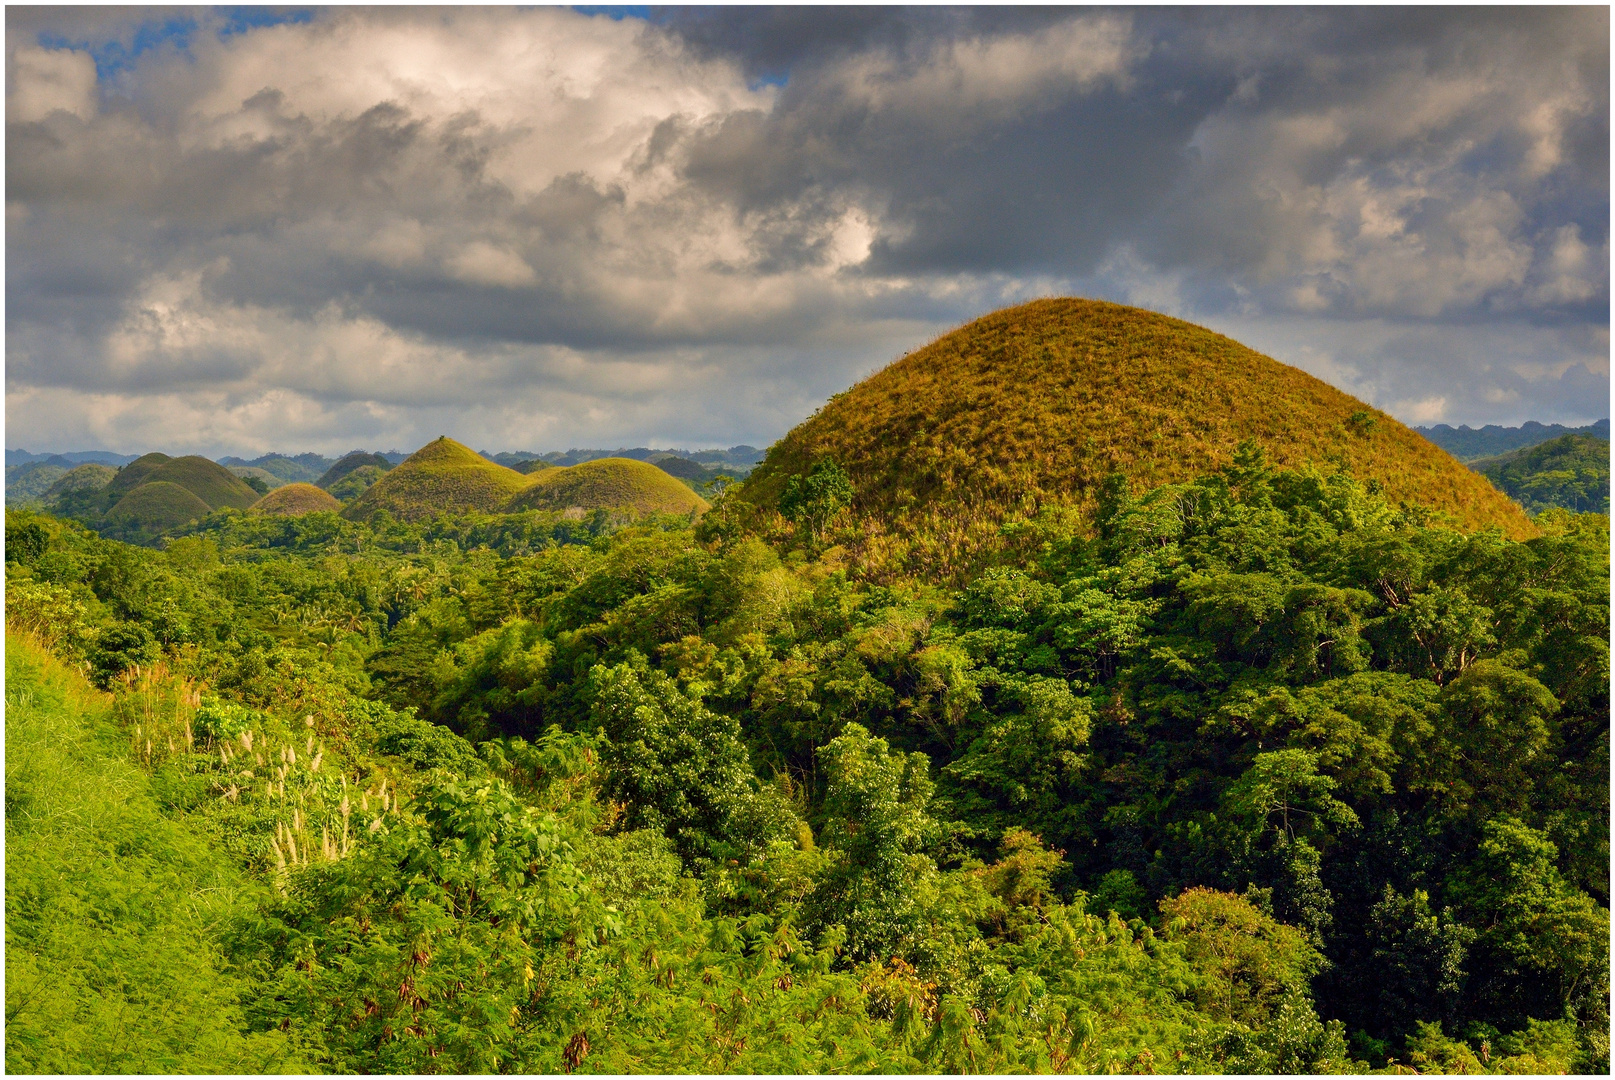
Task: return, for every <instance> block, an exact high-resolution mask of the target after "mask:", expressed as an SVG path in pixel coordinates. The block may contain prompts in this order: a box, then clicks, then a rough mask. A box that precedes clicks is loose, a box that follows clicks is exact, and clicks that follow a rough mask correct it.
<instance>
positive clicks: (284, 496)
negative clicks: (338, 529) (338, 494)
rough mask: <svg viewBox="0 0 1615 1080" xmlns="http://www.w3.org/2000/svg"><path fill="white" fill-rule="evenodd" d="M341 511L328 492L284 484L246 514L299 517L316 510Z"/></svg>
mask: <svg viewBox="0 0 1615 1080" xmlns="http://www.w3.org/2000/svg"><path fill="white" fill-rule="evenodd" d="M341 509H342V504H341V503H339V502H337V501H336V499H335V498H334V497H332V495H331V493H330V492H329V491H324V490H322V489H320V488H317V487H315V486H314V485H313V484H286V485H284V486H282V487H278V488H276V489H275V490H274V491H271V492H270V493H269V494H268V495H265V496H264V497H263V498H261V499H259V500H258V501H257V502H256V503H254V504H253V505H252V508H251V509H250V510H248V511H247V512H248V513H249V514H268V515H271V516H275V517H301V516H302V515H303V514H312V513H314V512H315V511H316V510H331V511H337V510H341Z"/></svg>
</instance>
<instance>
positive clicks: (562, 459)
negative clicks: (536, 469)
mask: <svg viewBox="0 0 1615 1080" xmlns="http://www.w3.org/2000/svg"><path fill="white" fill-rule="evenodd" d="M506 456H513V455H505V454H498V455H495V458H496V460H502V459H504V458H505V457H506ZM542 457H543V460H545V461H547V462H549V463H550V464H551V465H562V466H565V465H578V464H581V463H583V462H585V461H598V460H599V459H601V458H608V457H614V458H629V459H631V460H634V461H648V462H651V463H653V464H654V463H655V462H656V460H657V459H658V458H667V457H676V458H684V459H686V460H689V461H694V462H696V463H698V464H699V465H701V466H702V467H703V468H705V469H708V470H709V471H712V472H714V473H716V472H718V471H720V470H721V471H723V472H726V473H728V474H729V475H731V476H745V475H746V474H747V473H749V472H751V470H752V468H753V467H754V466H756V465H757V463H758V462H760V461H762V460H763V451H761V450H759V449H757V448H756V447H755V446H744V445H742V446H731V447H729V449H727V450H677V449H674V450H652V449H651V448H649V447H645V446H636V447H633V448H631V449H622V448H619V449H616V450H568V451H566V452H564V453H562V452H560V451H551V452H550V453H548V454H544V455H542Z"/></svg>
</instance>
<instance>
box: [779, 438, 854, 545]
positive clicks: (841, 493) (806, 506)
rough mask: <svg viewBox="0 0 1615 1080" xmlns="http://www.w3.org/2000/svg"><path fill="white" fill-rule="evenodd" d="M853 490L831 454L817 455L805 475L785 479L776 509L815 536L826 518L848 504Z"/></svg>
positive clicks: (843, 470) (824, 524)
mask: <svg viewBox="0 0 1615 1080" xmlns="http://www.w3.org/2000/svg"><path fill="white" fill-rule="evenodd" d="M854 494H856V492H855V490H854V489H853V486H852V479H851V478H850V477H849V476H848V475H847V471H846V470H845V469H843V468H842V467H841V466H840V465H839V464H837V463H836V461H835V459H834V458H828V457H825V458H820V459H819V460H818V461H816V462H814V464H813V468H812V469H811V470H810V471H809V472H808V474H807V475H806V476H793V477H791V478H790V479H789V480H787V481H785V490H784V491H783V492H782V493H781V494H780V497H779V512H780V513H782V514H784V515H785V516H786V517H788V518H790V519H791V520H792V521H796V522H800V523H801V524H802V525H805V526H806V527H807V529H808V531H809V533H810V534H811V535H812V536H813V539H815V540H817V539H818V538H819V534H820V533H821V532H823V531H824V527H825V526H826V525H827V524H829V522H830V519H831V518H833V517H835V516H836V515H837V514H838V513H840V512H841V510H842V509H843V508H845V507H846V506H848V505H849V504H851V502H852V498H853V495H854Z"/></svg>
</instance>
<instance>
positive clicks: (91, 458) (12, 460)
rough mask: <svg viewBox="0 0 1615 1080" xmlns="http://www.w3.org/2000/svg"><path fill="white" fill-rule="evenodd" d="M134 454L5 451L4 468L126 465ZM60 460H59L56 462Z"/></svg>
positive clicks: (103, 451) (99, 451) (80, 451)
mask: <svg viewBox="0 0 1615 1080" xmlns="http://www.w3.org/2000/svg"><path fill="white" fill-rule="evenodd" d="M135 457H136V455H134V454H114V453H112V452H111V451H110V450H72V451H68V452H67V453H63V454H30V453H29V452H28V451H26V450H7V451H6V468H8V469H9V468H10V467H11V466H13V465H27V464H29V463H30V462H34V461H44V462H48V463H50V464H54V465H63V466H64V467H66V468H69V469H71V468H72V467H73V466H74V465H83V464H85V463H87V462H94V463H95V464H97V465H111V466H113V467H117V466H119V465H127V464H129V463H130V462H131V461H133V460H135ZM57 459H60V460H57Z"/></svg>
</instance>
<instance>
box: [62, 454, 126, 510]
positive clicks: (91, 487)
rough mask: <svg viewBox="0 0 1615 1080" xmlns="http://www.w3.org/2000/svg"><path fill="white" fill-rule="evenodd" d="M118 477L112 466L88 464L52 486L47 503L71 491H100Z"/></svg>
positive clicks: (70, 472)
mask: <svg viewBox="0 0 1615 1080" xmlns="http://www.w3.org/2000/svg"><path fill="white" fill-rule="evenodd" d="M117 475H118V470H117V469H114V468H113V467H112V466H110V465H101V464H99V463H97V462H93V461H91V462H86V463H84V464H83V465H78V466H75V467H74V468H72V469H70V470H69V471H68V472H67V473H66V474H65V475H63V476H62V477H60V478H59V479H58V480H57V481H56V482H55V483H54V484H52V485H51V486H50V489H49V490H48V491H46V492H45V501H47V502H49V501H50V500H52V499H54V498H57V497H58V496H60V495H65V494H67V493H68V492H70V491H100V490H102V489H104V488H105V487H106V486H107V485H108V484H110V483H112V478H113V477H114V476H117Z"/></svg>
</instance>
